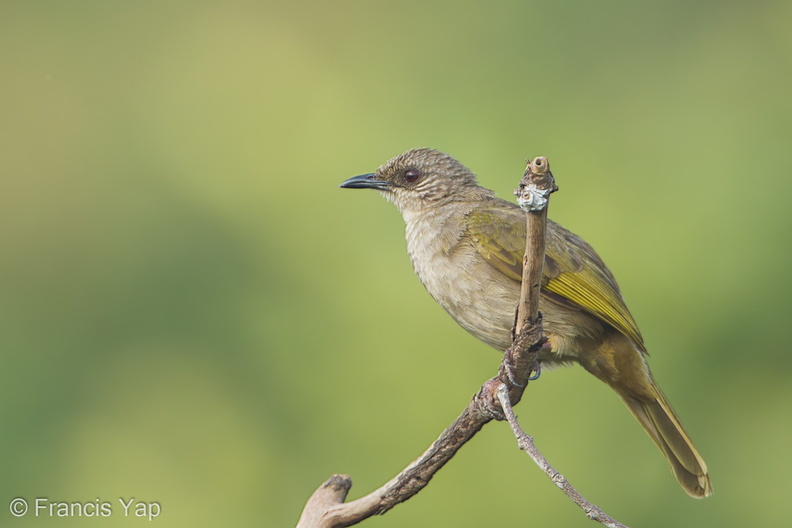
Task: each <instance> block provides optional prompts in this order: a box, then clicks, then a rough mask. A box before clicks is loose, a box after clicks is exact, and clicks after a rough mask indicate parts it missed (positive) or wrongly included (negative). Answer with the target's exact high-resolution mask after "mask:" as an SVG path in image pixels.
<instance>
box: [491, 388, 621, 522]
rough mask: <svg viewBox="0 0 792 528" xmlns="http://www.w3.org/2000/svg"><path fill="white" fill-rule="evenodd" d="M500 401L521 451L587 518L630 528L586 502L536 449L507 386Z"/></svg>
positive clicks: (500, 396)
mask: <svg viewBox="0 0 792 528" xmlns="http://www.w3.org/2000/svg"><path fill="white" fill-rule="evenodd" d="M498 399H499V401H500V403H501V406H502V407H503V411H504V412H505V413H506V419H507V420H508V421H509V425H510V426H511V428H512V431H513V432H514V436H515V437H517V446H518V447H519V448H520V449H521V450H523V451H525V452H526V453H528V456H530V457H531V459H533V461H534V462H536V465H537V466H539V469H541V470H542V471H544V472H545V474H546V475H547V476H548V477H550V480H552V481H553V483H554V484H555V485H556V486H558V487H559V488H560V489H561V491H563V492H564V494H565V495H566V496H567V497H569V498H570V500H571V501H572V502H574V503H575V504H577V505H578V506H579V507H580V508H581V509H582V510H583V511H584V512H585V513H586V516H587V517H588V518H589V519H591V520H592V521H597V522H598V523H600V524H603V525H605V526H607V527H608V528H628V527H627V526H625V525H623V524H622V523H620V522H619V521H617V520H615V519H614V518H613V517H611V516H610V515H608V514H606V513H605V512H604V511H602V510H601V509H600V508H599V506H596V505H594V504H592V503H591V502H589V501H588V500H586V498H585V497H583V495H581V494H580V493H579V492H578V490H576V489H575V488H574V487H572V484H570V483H569V481H568V480H567V479H566V477H564V475H562V474H561V473H559V472H558V471H556V470H555V468H553V466H551V465H550V462H548V461H547V459H546V458H545V457H544V455H542V453H540V452H539V450H538V449H537V448H536V444H535V443H534V441H533V437H531V436H528V435H527V434H526V433H525V431H523V430H522V427H520V424H519V423H518V422H517V417H516V416H515V415H514V410H512V406H511V403H510V402H509V391H508V390H507V389H506V385H501V386H500V387H498Z"/></svg>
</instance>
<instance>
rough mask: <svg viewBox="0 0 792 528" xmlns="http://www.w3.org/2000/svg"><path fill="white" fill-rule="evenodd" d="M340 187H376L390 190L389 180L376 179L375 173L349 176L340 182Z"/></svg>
mask: <svg viewBox="0 0 792 528" xmlns="http://www.w3.org/2000/svg"><path fill="white" fill-rule="evenodd" d="M341 188H342V189H377V190H378V191H389V190H391V184H390V182H386V181H383V180H378V179H377V175H376V174H374V173H371V174H361V175H360V176H354V177H352V178H349V179H348V180H346V181H345V182H344V183H342V184H341Z"/></svg>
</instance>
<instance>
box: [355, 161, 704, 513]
mask: <svg viewBox="0 0 792 528" xmlns="http://www.w3.org/2000/svg"><path fill="white" fill-rule="evenodd" d="M341 187H342V188H345V189H374V190H376V191H378V192H379V193H380V194H381V195H382V196H384V197H385V198H386V199H387V200H388V201H390V202H392V203H393V204H394V205H395V206H396V208H397V209H398V210H399V212H400V213H401V215H402V217H403V219H404V222H405V235H406V240H407V251H408V253H409V256H410V260H411V262H412V266H413V269H414V271H415V273H416V274H417V275H418V278H419V279H420V280H421V282H422V283H423V285H424V287H425V288H426V290H427V291H428V292H429V294H430V295H431V296H432V298H434V300H435V301H436V302H437V303H438V304H439V305H440V306H442V307H443V308H444V309H445V311H446V312H448V314H449V315H450V316H451V317H452V318H453V319H454V320H455V321H456V322H457V323H458V324H459V326H461V327H462V328H464V329H465V330H467V331H468V332H469V333H470V334H472V335H473V336H475V337H476V338H478V339H479V340H481V341H483V342H484V343H486V344H487V345H489V346H491V347H492V348H495V349H496V350H499V351H501V352H504V351H505V350H506V349H507V348H508V347H509V346H510V345H511V343H512V327H513V325H514V320H515V316H514V314H515V309H516V306H517V304H518V301H519V296H520V284H521V280H522V266H523V257H524V254H525V236H526V235H525V229H526V222H525V213H524V212H523V211H522V210H521V209H520V208H519V207H518V206H517V205H516V204H514V203H512V202H509V201H506V200H503V199H501V198H498V197H496V196H495V193H494V192H493V191H491V190H489V189H486V188H484V187H482V186H480V185H479V184H478V182H477V177H476V175H475V174H474V173H473V172H472V171H471V170H470V169H468V168H467V167H465V166H464V165H462V164H461V163H460V162H458V161H457V160H456V159H454V158H453V157H451V156H450V155H448V154H446V153H444V152H441V151H438V150H435V149H430V148H418V149H412V150H408V151H407V152H404V153H403V154H400V155H398V156H396V157H394V158H392V159H390V160H389V161H387V162H386V163H384V164H383V165H381V166H380V167H379V168H378V169H377V170H376V171H375V172H373V173H366V174H361V175H360V176H355V177H352V178H349V179H347V180H346V181H344V182H343V183H342V184H341ZM539 310H540V312H541V314H542V319H543V328H544V334H545V337H546V338H547V344H546V345H545V346H544V347H543V349H542V351H541V352H540V354H539V358H538V359H539V362H540V365H541V366H548V367H552V366H556V365H565V364H571V363H577V364H579V365H581V366H582V367H583V368H584V369H585V370H586V371H588V372H590V373H591V374H593V375H594V376H595V377H596V378H598V379H600V380H601V381H603V382H605V383H606V384H607V385H608V386H610V387H611V388H612V389H613V390H614V391H615V392H616V393H617V394H618V395H619V396H620V397H621V399H622V400H623V402H624V403H625V404H626V406H627V408H628V409H629V410H630V412H631V413H632V414H633V416H634V417H635V418H636V419H637V420H638V422H639V423H640V424H641V426H643V428H644V430H645V431H646V433H647V434H648V435H649V437H650V438H651V439H652V440H653V441H654V443H655V444H656V445H657V447H658V448H659V449H660V451H661V452H662V454H663V455H664V456H665V458H666V459H667V461H668V463H669V465H670V467H671V471H672V473H673V474H674V476H675V477H676V479H677V481H678V482H679V484H680V485H681V487H682V489H683V490H684V491H685V492H687V493H688V495H690V496H691V497H695V498H703V497H707V496H709V495H711V494H712V491H713V490H712V484H711V482H710V477H709V473H708V470H707V465H706V463H705V462H704V459H703V458H702V457H701V455H700V454H699V452H698V450H697V449H696V447H695V446H694V445H693V441H692V440H691V439H690V436H689V435H688V433H687V432H686V431H685V428H684V427H683V425H682V422H681V420H680V419H679V417H678V416H677V414H676V413H675V412H674V410H673V409H672V407H671V404H670V403H669V402H668V399H667V398H666V396H665V395H664V394H663V392H662V390H661V389H660V387H659V386H658V384H657V383H656V382H655V380H654V378H653V376H652V373H651V371H650V370H649V365H648V363H647V355H648V354H647V352H646V347H645V345H644V340H643V337H642V336H641V332H640V330H639V329H638V325H637V324H636V322H635V320H634V318H633V316H632V315H631V314H630V311H629V310H628V309H627V306H626V304H625V302H624V300H623V298H622V295H621V292H620V289H619V286H618V284H617V283H616V279H615V278H614V276H613V274H612V273H611V271H610V270H609V269H608V267H607V266H606V265H605V263H604V262H603V261H602V259H601V258H600V257H599V255H597V253H596V252H595V251H594V249H593V248H592V247H591V246H590V245H589V244H588V243H586V242H585V241H584V240H583V239H582V238H581V237H579V236H577V235H575V234H574V233H572V232H571V231H569V230H567V229H566V228H564V227H563V226H561V225H560V224H558V223H556V222H553V221H552V220H549V219H548V220H547V228H546V248H545V259H544V263H543V277H542V287H541V296H540V299H539Z"/></svg>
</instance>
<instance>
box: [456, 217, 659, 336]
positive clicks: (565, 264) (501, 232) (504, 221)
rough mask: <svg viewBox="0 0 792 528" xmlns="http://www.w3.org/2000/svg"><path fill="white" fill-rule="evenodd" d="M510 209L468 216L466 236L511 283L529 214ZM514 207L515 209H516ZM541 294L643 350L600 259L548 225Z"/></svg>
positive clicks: (577, 240)
mask: <svg viewBox="0 0 792 528" xmlns="http://www.w3.org/2000/svg"><path fill="white" fill-rule="evenodd" d="M503 204H508V205H509V208H505V207H502V206H501V207H497V208H492V209H477V210H475V211H473V212H471V213H469V214H468V215H467V218H466V220H467V221H466V225H467V231H466V235H467V236H468V237H469V239H470V240H471V242H472V243H473V246H474V247H475V248H476V250H477V251H478V252H479V253H480V254H481V255H482V257H484V259H485V260H486V261H487V262H488V263H490V264H491V265H492V266H494V267H495V268H496V269H497V270H498V271H500V272H501V273H503V274H504V275H506V276H507V277H509V278H510V279H512V280H515V281H517V282H520V281H521V280H522V261H523V256H524V254H525V214H524V213H523V212H522V211H521V210H520V209H519V208H518V207H517V206H513V204H510V203H509V202H506V201H503ZM512 206H513V207H512ZM543 275H544V276H543V279H544V280H543V285H542V288H543V290H547V291H549V292H552V293H555V294H557V295H559V296H561V297H562V298H564V299H566V300H567V301H569V302H571V303H572V304H573V305H575V306H578V307H580V308H582V309H583V310H585V311H587V312H589V313H591V314H592V315H594V316H596V317H597V318H599V319H600V320H602V321H604V322H606V323H608V324H609V325H611V326H613V327H614V328H616V329H617V330H618V331H619V332H621V333H622V334H624V335H626V336H627V337H629V338H630V339H632V340H633V341H635V343H636V344H637V345H638V346H639V347H640V348H641V349H644V344H643V338H642V337H641V333H640V331H639V330H638V325H637V324H636V323H635V320H634V319H633V317H632V315H631V314H630V311H629V310H628V309H627V306H626V305H625V304H624V301H623V300H622V298H621V294H620V293H619V287H618V285H617V284H616V280H615V279H614V278H613V275H612V274H611V273H610V271H609V270H608V268H607V267H606V266H605V264H604V263H603V262H602V259H600V258H599V256H598V255H597V254H596V253H595V252H594V250H593V249H592V248H591V246H589V245H588V244H587V243H586V242H585V241H584V240H583V239H581V238H580V237H578V236H577V235H575V234H573V233H571V232H570V231H568V230H566V229H565V228H563V227H561V226H560V225H558V224H556V223H555V222H552V221H551V220H548V223H547V244H546V248H545V262H544V274H543Z"/></svg>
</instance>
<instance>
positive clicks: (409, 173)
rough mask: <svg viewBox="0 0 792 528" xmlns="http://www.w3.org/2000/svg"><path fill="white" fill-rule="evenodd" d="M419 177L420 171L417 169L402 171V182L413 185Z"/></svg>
mask: <svg viewBox="0 0 792 528" xmlns="http://www.w3.org/2000/svg"><path fill="white" fill-rule="evenodd" d="M420 177H421V171H419V170H418V169H407V170H406V171H404V181H406V182H407V183H414V182H415V181H417V180H418V178H420Z"/></svg>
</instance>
